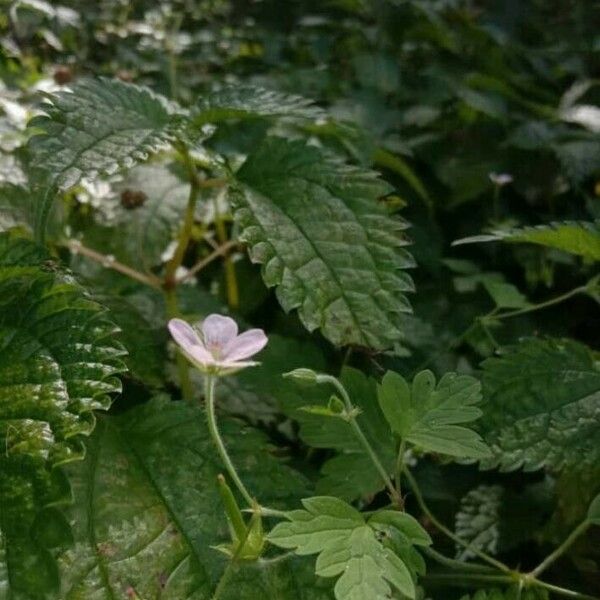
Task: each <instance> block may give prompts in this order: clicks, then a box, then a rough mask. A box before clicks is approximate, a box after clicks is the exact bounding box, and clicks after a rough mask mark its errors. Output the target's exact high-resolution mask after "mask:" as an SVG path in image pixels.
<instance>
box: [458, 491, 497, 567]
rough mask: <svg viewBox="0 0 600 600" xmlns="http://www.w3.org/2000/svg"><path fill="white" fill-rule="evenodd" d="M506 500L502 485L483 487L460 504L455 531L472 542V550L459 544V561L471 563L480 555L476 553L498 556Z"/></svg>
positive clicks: (468, 494)
mask: <svg viewBox="0 0 600 600" xmlns="http://www.w3.org/2000/svg"><path fill="white" fill-rule="evenodd" d="M503 496H504V488H503V487H502V486H501V485H480V486H478V487H476V488H475V489H473V490H471V491H470V492H468V493H467V494H466V495H465V496H463V497H462V498H461V500H460V508H459V510H458V512H457V513H456V518H455V527H454V531H455V533H456V535H458V536H459V537H460V538H461V539H463V540H465V541H467V542H469V546H470V547H469V548H464V547H462V546H459V545H458V544H457V546H456V558H457V559H458V560H468V559H470V558H474V557H475V556H476V555H475V553H474V552H473V549H476V550H481V551H483V552H486V553H488V554H492V555H495V554H497V553H498V542H499V540H500V528H499V522H500V507H501V505H502V501H503Z"/></svg>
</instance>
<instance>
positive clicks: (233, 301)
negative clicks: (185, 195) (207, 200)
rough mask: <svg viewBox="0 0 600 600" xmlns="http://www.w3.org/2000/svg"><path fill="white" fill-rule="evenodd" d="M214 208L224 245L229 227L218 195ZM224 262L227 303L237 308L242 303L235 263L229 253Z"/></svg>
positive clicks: (219, 237)
mask: <svg viewBox="0 0 600 600" xmlns="http://www.w3.org/2000/svg"><path fill="white" fill-rule="evenodd" d="M214 210H215V229H216V231H217V238H218V240H219V243H220V244H221V245H222V246H223V245H225V244H227V242H228V238H227V229H226V227H225V223H224V221H223V217H222V215H221V213H220V211H219V203H218V199H217V198H216V197H215V198H214ZM223 264H224V267H225V285H226V286H227V304H228V306H229V308H233V309H236V308H238V307H239V305H240V293H239V290H238V284H237V277H236V275H235V265H234V264H233V262H232V260H231V257H230V256H229V255H228V254H227V253H225V254H224V255H223Z"/></svg>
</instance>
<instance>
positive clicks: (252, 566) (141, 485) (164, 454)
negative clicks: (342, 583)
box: [60, 397, 331, 600]
mask: <svg viewBox="0 0 600 600" xmlns="http://www.w3.org/2000/svg"><path fill="white" fill-rule="evenodd" d="M221 429H222V432H223V437H224V440H225V444H226V446H227V448H228V451H229V452H230V454H231V457H232V459H233V461H234V463H235V464H236V465H237V467H238V468H239V470H240V476H241V477H242V479H243V480H244V482H245V483H246V485H247V487H248V488H249V490H250V491H251V493H253V494H256V495H257V496H258V497H259V498H260V501H261V502H262V503H264V504H267V505H270V506H276V507H279V508H283V507H289V506H290V505H293V503H294V502H296V501H297V498H298V497H299V496H300V495H301V494H303V493H305V490H306V485H307V482H306V480H305V479H304V478H303V477H302V476H301V475H299V474H298V473H297V472H295V471H293V470H292V469H290V468H288V467H286V466H285V465H282V464H281V462H280V461H278V460H277V459H276V458H274V457H273V456H272V455H271V453H270V446H269V443H268V441H267V440H266V438H265V437H264V436H263V435H262V434H260V433H259V432H258V431H257V430H253V429H251V428H248V427H247V426H245V425H243V424H242V423H241V422H239V421H231V420H229V421H225V422H223V423H222V424H221ZM223 471H224V469H223V465H222V464H221V462H220V460H219V457H218V455H217V452H216V450H215V449H214V448H213V445H212V441H211V439H210V436H209V434H208V428H207V426H206V423H205V415H204V413H203V411H201V410H199V409H198V408H194V407H190V406H188V405H186V404H185V403H184V402H182V401H178V402H172V401H170V400H169V399H168V398H166V397H157V398H154V399H152V400H151V401H150V402H149V403H148V404H146V405H143V406H140V407H138V408H135V409H133V410H131V411H128V412H126V413H124V414H123V415H121V416H119V417H116V418H115V417H107V418H103V419H102V420H101V421H100V422H99V424H98V427H97V430H96V432H95V434H94V436H93V437H92V440H91V443H90V447H89V452H88V455H87V458H86V460H85V461H84V462H83V463H79V464H78V465H76V466H73V467H72V468H70V470H69V474H70V477H71V480H72V481H73V489H74V493H75V498H76V503H75V504H74V506H73V508H72V511H71V514H70V517H71V520H72V521H73V523H74V537H75V545H74V546H73V547H72V548H71V549H69V550H68V551H67V552H64V553H63V554H62V555H61V557H60V567H61V572H62V588H61V592H60V598H61V600H75V599H79V598H86V599H88V598H89V599H92V598H126V597H127V595H128V594H129V595H131V594H132V593H133V592H135V593H136V594H137V596H138V597H139V598H143V599H144V600H159V599H161V600H183V599H189V600H192V599H193V600H206V599H207V598H211V597H212V594H213V593H214V591H215V588H216V586H217V584H218V582H219V580H220V578H221V577H222V576H223V573H224V572H225V569H226V568H227V559H226V557H225V556H223V554H221V553H220V552H218V551H217V550H215V549H214V548H212V547H211V546H215V545H218V544H220V543H223V542H227V541H228V527H227V523H226V519H225V513H224V508H223V505H222V503H221V499H220V497H219V493H218V489H217V483H216V477H217V475H218V474H219V473H222V472H223ZM266 524H267V525H271V524H272V521H271V520H269V521H268V522H266ZM270 552H271V553H273V549H271V551H270ZM230 575H231V580H230V581H229V583H228V584H226V585H225V589H224V590H223V594H222V596H221V598H223V599H226V600H254V599H255V598H257V597H264V598H281V599H282V600H288V599H289V600H296V599H300V600H327V599H328V598H330V597H331V595H330V591H329V590H330V586H329V585H328V584H327V582H318V581H317V580H316V579H315V577H314V574H313V571H312V567H311V565H310V563H309V561H304V560H299V559H292V560H286V561H282V562H279V563H276V564H274V565H268V564H264V563H248V564H243V565H240V566H237V567H234V568H233V570H232V572H231V573H230Z"/></svg>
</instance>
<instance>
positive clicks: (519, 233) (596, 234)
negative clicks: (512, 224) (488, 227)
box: [453, 221, 600, 260]
mask: <svg viewBox="0 0 600 600" xmlns="http://www.w3.org/2000/svg"><path fill="white" fill-rule="evenodd" d="M495 241H505V242H529V243H531V244H539V245H541V246H547V247H549V248H556V249H557V250H562V251H563V252H569V253H570V254H576V255H578V256H583V257H585V258H589V259H591V260H600V221H593V222H588V221H563V222H554V223H549V224H548V225H537V226H535V227H521V228H514V229H509V230H505V231H503V230H499V231H493V232H491V233H489V234H483V235H475V236H472V237H467V238H463V239H461V240H457V241H456V242H454V243H453V245H454V246H457V245H460V244H471V243H474V242H495Z"/></svg>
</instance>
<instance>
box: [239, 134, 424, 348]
mask: <svg viewBox="0 0 600 600" xmlns="http://www.w3.org/2000/svg"><path fill="white" fill-rule="evenodd" d="M236 176H237V179H238V181H239V182H240V184H241V185H239V186H238V189H237V192H236V193H234V195H233V204H234V209H235V219H236V221H237V223H238V224H239V225H240V227H241V229H242V233H241V239H242V240H243V241H245V242H247V243H248V245H249V249H250V256H251V258H252V260H253V261H254V262H258V263H261V264H262V265H263V269H262V273H263V278H264V280H265V283H266V284H267V285H268V286H276V287H277V290H276V293H277V298H278V299H279V302H280V303H281V305H282V306H283V308H284V310H286V311H290V310H293V309H298V314H299V316H300V319H301V321H302V322H303V324H304V325H305V326H306V328H307V329H308V330H309V331H313V330H315V329H317V328H320V329H321V330H322V332H323V334H324V335H325V337H327V338H328V339H329V340H330V341H331V342H333V343H334V344H336V345H345V344H356V345H360V346H367V347H370V348H374V349H384V348H389V347H391V346H393V345H394V344H395V343H397V342H398V341H399V340H400V339H401V338H402V314H403V313H406V312H410V306H409V304H408V301H407V299H406V296H405V295H404V294H405V292H407V291H411V290H412V289H413V284H412V280H411V279H410V277H409V276H408V275H407V274H406V273H405V272H404V270H403V269H406V268H409V267H411V266H413V264H414V263H413V259H412V257H411V256H410V254H408V253H407V252H406V250H404V249H403V246H405V245H406V244H407V242H406V240H405V239H404V237H403V234H402V231H403V230H404V229H405V228H406V224H405V223H404V222H403V221H401V220H400V219H395V218H392V217H390V215H388V214H387V213H386V212H385V210H384V209H383V208H381V207H380V206H379V205H378V204H377V199H378V198H379V197H381V196H382V195H384V194H386V193H387V192H388V191H389V188H388V186H387V185H386V184H385V183H383V182H382V181H381V180H379V179H378V178H377V177H376V176H375V174H374V173H372V172H370V171H364V170H360V169H358V168H354V167H350V166H348V165H345V164H343V163H340V162H338V161H335V160H334V159H331V158H329V157H328V156H326V155H324V154H323V153H322V152H321V151H320V150H319V149H317V148H315V147H312V146H308V145H306V144H304V143H303V142H301V141H287V140H284V139H281V138H267V139H266V140H265V141H264V142H263V143H262V144H261V145H260V146H259V147H258V148H257V149H256V150H255V152H254V153H253V154H251V155H250V156H249V157H248V159H247V160H246V162H245V163H244V165H243V166H242V168H241V169H240V170H239V171H238V173H237V175H236Z"/></svg>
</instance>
